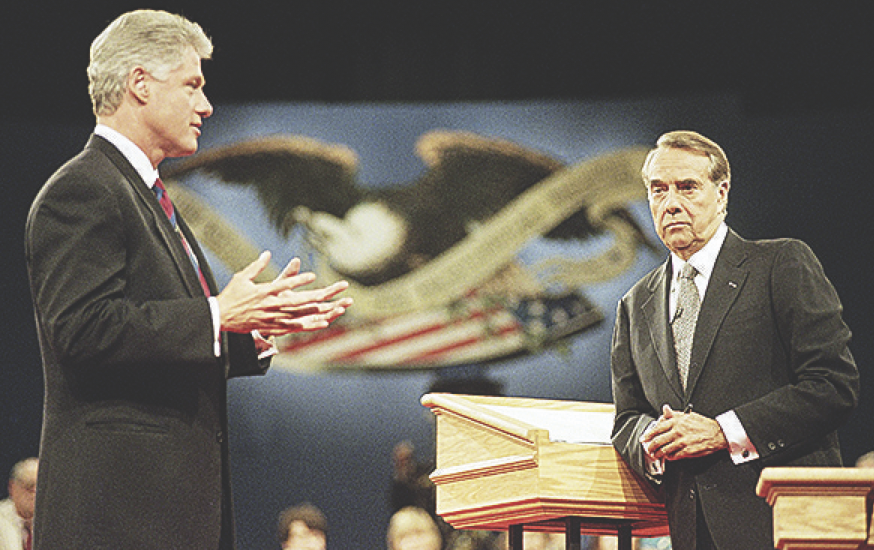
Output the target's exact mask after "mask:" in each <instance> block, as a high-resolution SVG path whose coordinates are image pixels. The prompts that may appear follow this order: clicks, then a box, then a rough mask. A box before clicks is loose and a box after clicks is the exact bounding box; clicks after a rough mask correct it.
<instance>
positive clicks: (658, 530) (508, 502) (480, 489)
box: [422, 393, 668, 550]
mask: <svg viewBox="0 0 874 550" xmlns="http://www.w3.org/2000/svg"><path fill="white" fill-rule="evenodd" d="M422 404H423V405H425V406H426V407H429V408H430V409H431V411H432V412H433V413H434V415H435V416H436V420H437V464H436V466H437V468H436V470H435V471H434V472H433V473H432V474H431V480H432V481H433V482H434V484H435V485H436V488H437V513H438V514H439V515H440V516H441V517H442V518H443V519H444V520H446V522H447V523H449V524H450V525H451V526H453V527H455V528H457V529H486V530H495V531H503V530H507V531H509V538H510V547H511V548H512V549H513V550H521V549H522V533H523V530H524V529H530V530H537V531H561V530H563V531H565V533H566V534H567V536H566V537H565V540H566V541H567V542H566V548H567V549H568V550H575V549H579V547H580V534H581V533H585V534H598V535H605V534H617V535H618V536H619V548H620V549H627V550H630V548H631V537H632V536H642V537H654V536H661V535H665V534H667V532H668V528H667V514H666V512H665V509H664V505H663V504H662V503H661V502H660V500H659V498H658V496H657V495H656V494H655V492H654V491H653V490H652V489H651V487H650V486H649V485H648V483H647V482H645V481H643V480H642V479H640V478H639V477H638V476H637V475H636V474H635V473H633V472H632V471H631V469H630V468H629V467H628V466H627V465H626V464H625V462H624V461H623V460H622V458H621V457H620V456H619V455H618V453H617V452H616V451H615V450H614V449H613V446H612V445H611V444H610V431H611V427H612V424H613V416H614V407H613V405H612V404H608V403H583V402H576V401H558V400H546V399H528V398H519V397H484V396H471V395H455V394H443V393H431V394H427V395H425V396H423V397H422Z"/></svg>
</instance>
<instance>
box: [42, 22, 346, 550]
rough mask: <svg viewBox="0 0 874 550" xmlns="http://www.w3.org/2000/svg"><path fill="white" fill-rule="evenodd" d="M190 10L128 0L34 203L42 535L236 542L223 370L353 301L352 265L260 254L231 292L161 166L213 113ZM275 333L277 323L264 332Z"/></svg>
mask: <svg viewBox="0 0 874 550" xmlns="http://www.w3.org/2000/svg"><path fill="white" fill-rule="evenodd" d="M211 51H212V44H211V43H210V41H209V39H208V38H207V37H206V35H205V34H204V32H203V30H202V29H201V28H200V27H199V26H198V25H197V24H195V23H192V22H190V21H188V20H186V19H184V18H183V17H180V16H177V15H173V14H169V13H166V12H161V11H149V10H141V11H135V12H130V13H127V14H124V15H122V16H120V17H119V18H118V19H116V20H115V21H113V22H112V23H111V24H110V25H109V26H108V27H107V28H106V29H105V30H104V31H103V32H102V33H101V34H100V35H99V36H98V37H97V38H96V39H95V40H94V42H93V44H92V47H91V62H90V65H89V67H88V77H89V83H90V86H89V91H90V95H91V100H92V103H93V106H94V113H95V115H96V117H97V126H96V128H95V130H94V135H92V136H91V138H90V140H89V141H88V143H87V145H86V146H85V149H84V151H82V153H80V154H79V155H78V156H77V157H75V158H74V159H72V160H71V161H69V162H68V163H67V164H65V165H64V166H63V167H62V168H60V169H59V170H58V171H57V172H56V173H55V174H54V175H53V176H52V177H51V178H50V180H49V181H48V182H47V183H46V185H45V186H44V187H43V189H42V190H41V191H40V193H39V195H38V196H37V198H36V200H35V201H34V203H33V206H32V208H31V211H30V216H29V217H28V222H27V230H26V253H27V262H28V270H29V275H30V283H31V290H32V293H33V299H34V306H35V309H36V320H37V328H38V332H39V337H40V346H41V351H42V356H43V367H44V371H45V412H44V425H43V432H42V440H41V450H40V458H41V466H40V476H39V488H38V490H37V502H36V518H35V548H37V549H38V550H55V549H59V548H65V549H71V550H72V549H84V548H88V549H99V548H107V549H110V548H111V549H113V550H134V549H155V548H162V549H164V548H166V549H170V548H174V549H175V548H178V549H186V550H188V549H198V550H200V549H204V550H206V549H210V550H212V549H230V548H233V547H234V536H233V535H234V529H233V515H232V510H231V495H230V487H231V483H230V477H229V466H228V439H227V411H226V397H225V392H226V380H227V379H228V378H230V377H235V376H244V375H257V374H262V373H263V372H264V371H265V370H266V368H267V366H268V364H267V363H268V361H269V355H270V354H271V353H272V351H273V349H272V344H271V343H270V341H269V338H270V337H271V336H276V335H282V334H286V333H289V332H293V331H298V330H316V329H320V328H324V327H326V326H327V325H328V323H329V322H330V321H331V320H333V319H335V318H336V317H337V316H339V315H341V314H342V313H343V312H344V310H345V308H346V307H347V306H349V305H350V303H351V302H350V301H349V300H348V299H340V300H336V301H332V298H333V297H334V296H335V295H336V294H337V293H339V292H341V291H342V290H343V289H345V288H346V286H347V285H346V283H345V282H340V283H335V284H333V285H331V286H328V287H326V288H322V289H313V290H299V287H301V286H302V285H305V284H308V283H311V282H312V281H313V280H314V278H315V276H314V275H313V274H311V273H298V270H299V266H300V263H299V262H298V261H297V260H294V261H292V262H291V263H290V264H289V266H288V267H287V268H286V269H285V270H284V271H283V274H282V275H281V276H280V277H279V278H278V279H277V280H276V281H274V282H272V283H260V284H259V283H256V282H255V277H257V275H258V274H259V273H261V272H262V271H263V270H264V269H265V267H266V266H267V265H268V262H269V260H270V255H269V253H266V252H265V253H263V254H262V255H261V257H260V258H258V259H257V260H256V261H254V262H253V263H252V264H251V265H249V266H248V267H246V268H245V269H243V270H242V271H241V272H239V273H237V274H236V275H234V277H233V278H232V279H231V281H230V282H229V283H228V285H227V286H226V287H225V288H224V290H222V291H221V292H218V289H217V288H216V284H215V281H214V280H213V277H212V275H211V273H210V270H209V266H208V265H207V263H206V261H205V259H204V256H203V254H202V252H201V250H200V248H199V246H198V245H197V242H196V241H195V238H194V235H193V234H192V233H191V231H190V230H189V228H188V226H187V225H186V224H185V222H184V220H183V219H182V218H181V217H180V215H179V213H178V212H176V211H175V208H174V207H173V205H172V202H171V201H170V198H169V197H168V195H167V191H166V189H165V188H164V186H163V184H162V182H161V180H160V178H159V177H158V165H159V164H160V163H161V161H163V160H164V159H165V158H168V157H178V156H184V155H190V154H192V153H194V152H195V151H196V150H197V141H198V137H199V136H200V132H201V125H202V123H203V121H204V119H206V118H207V117H209V116H210V115H211V114H212V105H211V104H210V103H209V101H208V100H207V99H206V96H205V95H204V91H203V90H204V84H205V79H204V75H203V71H202V69H201V59H204V58H208V57H209V56H210V54H211ZM265 338H266V339H265Z"/></svg>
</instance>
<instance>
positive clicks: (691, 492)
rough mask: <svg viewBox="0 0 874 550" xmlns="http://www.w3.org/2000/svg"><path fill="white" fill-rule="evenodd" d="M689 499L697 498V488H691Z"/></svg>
mask: <svg viewBox="0 0 874 550" xmlns="http://www.w3.org/2000/svg"><path fill="white" fill-rule="evenodd" d="M689 499H690V500H695V489H689Z"/></svg>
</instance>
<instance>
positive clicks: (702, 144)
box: [641, 130, 731, 186]
mask: <svg viewBox="0 0 874 550" xmlns="http://www.w3.org/2000/svg"><path fill="white" fill-rule="evenodd" d="M663 149H686V150H687V151H693V152H696V153H700V154H702V155H706V156H707V158H709V159H710V167H709V169H708V171H707V175H708V176H709V177H710V180H711V181H712V182H713V183H720V182H722V181H728V182H730V181H731V167H730V166H729V164H728V158H727V157H726V156H725V152H724V151H723V150H722V147H720V146H719V145H717V144H716V142H715V141H713V140H711V139H708V138H706V137H704V136H702V135H701V134H699V133H697V132H691V131H688V130H677V131H675V132H668V133H667V134H662V136H661V137H660V138H659V139H658V141H657V142H656V146H655V148H654V149H652V150H651V151H650V152H649V154H648V155H647V156H646V160H645V161H644V163H643V169H642V170H641V174H642V176H643V183H644V184H645V185H647V186H649V179H648V178H649V176H648V174H649V168H650V164H651V163H652V159H653V158H654V157H655V154H656V153H657V152H658V151H660V150H663Z"/></svg>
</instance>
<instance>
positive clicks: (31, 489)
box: [0, 458, 39, 550]
mask: <svg viewBox="0 0 874 550" xmlns="http://www.w3.org/2000/svg"><path fill="white" fill-rule="evenodd" d="M38 469H39V460H38V459H36V458H25V459H24V460H22V461H21V462H18V463H17V464H16V465H15V466H13V467H12V471H11V472H10V474H9V498H7V499H5V500H3V501H0V550H31V548H32V547H33V546H32V543H33V505H34V495H35V494H36V475H37V470H38Z"/></svg>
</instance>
